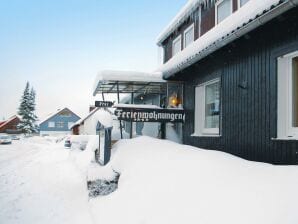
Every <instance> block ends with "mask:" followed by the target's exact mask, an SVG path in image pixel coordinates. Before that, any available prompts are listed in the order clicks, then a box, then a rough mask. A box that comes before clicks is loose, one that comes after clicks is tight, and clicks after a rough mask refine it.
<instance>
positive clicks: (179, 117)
mask: <svg viewBox="0 0 298 224" xmlns="http://www.w3.org/2000/svg"><path fill="white" fill-rule="evenodd" d="M115 115H116V116H117V118H118V120H122V121H131V122H160V123H166V122H171V123H183V122H184V119H185V112H184V110H183V109H151V108H150V109H149V108H133V107H125V108H121V107H117V108H116V110H115Z"/></svg>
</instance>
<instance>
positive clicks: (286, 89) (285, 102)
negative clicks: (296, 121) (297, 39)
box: [277, 51, 298, 140]
mask: <svg viewBox="0 0 298 224" xmlns="http://www.w3.org/2000/svg"><path fill="white" fill-rule="evenodd" d="M295 57H298V51H295V52H293V53H290V54H287V55H284V56H282V57H279V58H278V59H277V76H278V100H277V101H278V115H277V116H278V118H277V138H278V139H297V140H298V128H297V127H293V122H292V121H293V120H292V119H293V103H292V102H293V80H292V78H293V76H292V74H293V67H292V66H293V65H292V59H293V58H295Z"/></svg>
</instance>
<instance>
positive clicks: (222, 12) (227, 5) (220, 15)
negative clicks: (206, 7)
mask: <svg viewBox="0 0 298 224" xmlns="http://www.w3.org/2000/svg"><path fill="white" fill-rule="evenodd" d="M231 14H232V0H224V1H223V2H222V3H220V4H219V5H218V6H217V23H220V22H221V21H223V20H224V19H225V18H227V17H228V16H229V15H231Z"/></svg>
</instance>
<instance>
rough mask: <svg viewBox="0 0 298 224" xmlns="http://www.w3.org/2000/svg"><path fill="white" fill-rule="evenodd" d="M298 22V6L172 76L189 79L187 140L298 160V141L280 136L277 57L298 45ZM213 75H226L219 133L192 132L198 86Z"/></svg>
mask: <svg viewBox="0 0 298 224" xmlns="http://www.w3.org/2000/svg"><path fill="white" fill-rule="evenodd" d="M202 18H203V17H202ZM297 23H298V8H297V7H296V8H294V9H291V10H290V11H288V12H286V13H284V14H283V15H281V16H279V17H277V18H275V19H273V20H272V21H270V22H269V23H267V24H265V25H263V26H261V27H259V28H257V29H255V30H254V31H252V32H250V33H248V34H247V35H245V36H244V37H241V38H239V39H238V40H236V41H234V42H232V43H231V44H229V45H227V46H225V47H224V48H221V49H220V50H218V51H216V52H215V53H212V54H211V55H209V56H207V57H206V58H204V59H202V60H201V61H199V62H197V63H196V64H194V65H191V66H190V67H188V68H187V69H184V70H182V71H181V72H179V73H177V74H175V75H174V76H172V79H173V80H181V81H184V82H185V94H184V96H185V97H184V108H185V109H186V113H187V116H186V121H185V124H184V127H183V130H184V131H183V141H184V143H185V144H189V145H193V146H197V147H200V148H206V149H211V150H220V151H224V152H227V153H231V154H233V155H236V156H240V157H242V158H245V159H248V160H254V161H262V162H268V163H273V164H298V141H295V140H275V139H276V138H277V99H278V96H277V92H278V91H277V88H278V87H277V84H278V83H277V58H278V57H280V56H283V55H285V54H287V53H291V52H293V51H297V50H298V25H297ZM206 27H208V26H207V25H206ZM214 78H220V80H221V90H220V91H221V124H220V136H218V137H192V134H193V133H194V123H195V121H194V117H195V87H196V86H197V85H199V84H201V83H204V82H206V81H209V80H212V79H214Z"/></svg>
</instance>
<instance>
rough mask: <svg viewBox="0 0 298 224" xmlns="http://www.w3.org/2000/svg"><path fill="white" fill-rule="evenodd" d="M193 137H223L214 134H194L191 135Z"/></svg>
mask: <svg viewBox="0 0 298 224" xmlns="http://www.w3.org/2000/svg"><path fill="white" fill-rule="evenodd" d="M190 136H191V137H208V138H209V137H217V138H218V137H221V135H219V134H214V135H210V134H208V135H207V134H202V133H193V134H191V135H190Z"/></svg>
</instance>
